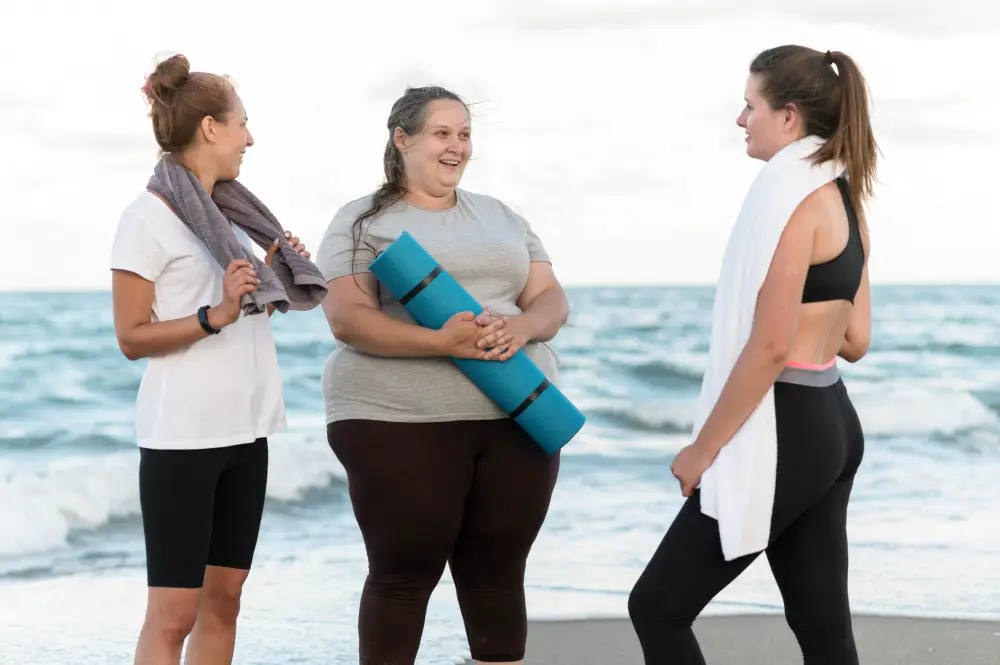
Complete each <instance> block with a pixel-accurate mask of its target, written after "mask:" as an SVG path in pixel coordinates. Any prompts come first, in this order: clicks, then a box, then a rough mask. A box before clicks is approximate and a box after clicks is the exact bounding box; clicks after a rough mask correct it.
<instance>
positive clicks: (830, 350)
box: [788, 300, 853, 365]
mask: <svg viewBox="0 0 1000 665" xmlns="http://www.w3.org/2000/svg"><path fill="white" fill-rule="evenodd" d="M799 307H800V309H799V327H798V330H797V331H796V333H795V342H794V344H793V345H792V351H791V353H789V355H788V362H790V363H802V364H807V365H823V364H825V363H828V362H829V361H831V360H833V359H834V358H835V357H836V356H837V352H838V351H840V346H841V344H843V342H844V334H845V333H846V332H847V325H848V323H850V320H851V309H852V307H853V306H852V305H851V303H849V302H847V301H844V300H836V301H832V302H817V303H808V304H804V305H800V306H799Z"/></svg>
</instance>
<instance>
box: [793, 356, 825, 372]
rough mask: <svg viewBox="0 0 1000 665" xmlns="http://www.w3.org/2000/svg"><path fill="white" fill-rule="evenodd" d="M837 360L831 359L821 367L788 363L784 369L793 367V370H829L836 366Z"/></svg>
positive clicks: (810, 364)
mask: <svg viewBox="0 0 1000 665" xmlns="http://www.w3.org/2000/svg"><path fill="white" fill-rule="evenodd" d="M836 362H837V359H836V358H831V359H830V360H829V362H826V363H823V364H822V365H814V364H813V363H800V362H795V361H792V362H789V363H785V367H794V368H795V369H814V370H824V369H830V368H831V367H833V366H834V364H836Z"/></svg>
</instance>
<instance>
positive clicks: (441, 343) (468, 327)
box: [437, 312, 504, 360]
mask: <svg viewBox="0 0 1000 665" xmlns="http://www.w3.org/2000/svg"><path fill="white" fill-rule="evenodd" d="M503 325H504V320H503V319H502V318H494V319H493V321H492V322H491V323H486V324H484V325H480V324H479V323H477V322H476V316H475V315H474V314H473V313H472V312H459V313H458V314H455V315H454V316H452V317H451V318H450V319H448V321H446V322H445V324H444V325H443V326H442V327H441V329H440V330H438V331H437V336H438V345H437V346H438V351H439V352H440V355H443V356H450V357H452V358H474V359H476V360H486V351H484V350H483V348H482V347H480V346H479V344H478V342H479V341H480V339H482V337H483V336H484V335H490V334H492V333H494V332H495V331H497V330H499V329H500V328H502V327H503Z"/></svg>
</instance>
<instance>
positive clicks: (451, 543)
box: [316, 87, 569, 663]
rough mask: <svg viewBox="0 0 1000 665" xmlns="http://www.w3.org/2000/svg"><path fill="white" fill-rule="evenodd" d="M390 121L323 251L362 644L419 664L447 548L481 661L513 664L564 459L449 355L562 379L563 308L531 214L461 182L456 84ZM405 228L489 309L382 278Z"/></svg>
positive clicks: (463, 145) (333, 418) (379, 656)
mask: <svg viewBox="0 0 1000 665" xmlns="http://www.w3.org/2000/svg"><path fill="white" fill-rule="evenodd" d="M387 127H388V130H389V140H388V143H387V145H386V150H385V176H386V182H385V184H384V185H382V186H381V187H380V188H379V189H378V190H377V191H376V192H375V193H374V194H371V195H368V196H365V197H363V198H360V199H358V200H356V201H353V202H351V203H348V204H347V205H345V206H344V207H343V208H341V209H340V210H339V211H338V212H337V214H336V216H335V217H334V219H333V221H332V222H331V224H330V226H329V228H328V229H327V230H326V233H325V234H324V236H323V240H322V242H321V243H320V246H319V249H318V251H317V259H316V263H317V265H319V267H320V269H321V270H322V271H323V274H324V276H325V278H326V279H327V281H328V284H329V289H330V291H329V295H328V297H327V299H326V302H325V303H324V304H323V309H324V311H325V313H326V317H327V320H328V321H329V323H330V328H331V330H332V331H333V334H334V336H335V338H336V339H337V347H336V349H335V350H334V352H333V353H332V354H331V355H330V357H329V359H328V360H327V363H326V366H325V368H324V372H323V394H324V400H325V404H326V423H327V438H328V440H329V443H330V446H331V448H332V449H333V451H334V453H335V454H336V455H337V458H338V459H339V460H340V461H341V463H342V464H343V465H344V468H345V469H346V471H347V476H348V481H349V484H350V493H351V501H352V503H353V505H354V511H355V515H356V517H357V520H358V524H359V526H360V528H361V531H362V534H363V536H364V540H365V545H366V548H367V551H368V559H369V575H368V579H367V581H366V583H365V587H364V593H363V595H362V600H361V607H360V612H359V619H358V623H359V634H360V651H361V654H360V655H361V659H362V661H363V662H368V660H366V659H370V660H371V662H379V663H381V662H393V663H397V662H398V663H412V662H413V660H414V658H415V657H416V653H417V648H418V646H419V644H420V638H421V633H422V630H423V624H424V616H425V613H426V607H427V601H428V599H429V598H430V595H431V592H432V591H433V590H434V588H435V586H436V585H437V582H438V580H439V579H440V577H441V574H442V573H443V572H444V566H445V563H446V562H447V563H449V564H450V567H451V572H452V577H453V579H454V581H455V586H456V591H457V594H458V599H459V604H460V606H461V610H462V614H463V617H464V620H465V625H466V629H467V632H468V638H469V646H470V648H471V651H472V657H473V658H474V659H476V660H478V661H483V662H498V661H506V662H515V661H520V660H521V659H523V657H524V645H525V639H526V634H527V622H526V617H525V600H524V585H523V581H522V580H523V575H524V568H525V561H526V560H527V556H528V552H529V550H530V549H531V545H532V543H533V541H534V539H535V537H536V535H537V533H538V530H539V529H540V528H541V525H542V522H543V520H544V519H545V514H546V512H547V510H548V505H549V499H550V497H551V494H552V489H553V487H554V485H555V482H556V476H557V474H558V468H559V457H558V455H554V456H551V457H549V456H548V455H546V454H545V453H544V452H543V451H542V449H541V448H540V447H538V446H537V445H536V444H535V443H534V442H533V441H532V440H531V439H530V438H529V437H528V436H527V434H525V432H524V431H523V430H521V428H520V427H519V426H518V425H516V424H515V423H514V422H513V420H511V419H510V417H509V416H508V415H507V414H506V413H504V412H503V411H502V410H501V409H500V408H498V407H497V405H496V404H494V403H493V402H492V401H491V400H490V399H489V398H487V397H486V396H485V395H484V394H483V393H482V392H481V391H480V390H479V389H478V388H477V387H476V386H475V385H474V384H473V383H472V382H471V381H470V380H469V379H468V378H467V377H466V376H465V375H464V374H463V373H462V372H461V371H460V370H459V369H458V368H457V367H455V365H454V364H453V363H452V362H451V361H450V360H449V358H450V357H461V358H480V359H483V360H487V361H493V362H501V361H503V360H506V359H507V358H509V357H511V356H512V355H513V354H514V353H516V352H517V351H518V350H519V349H523V350H524V352H525V353H527V354H528V355H529V356H530V357H531V358H532V359H533V360H534V361H535V362H536V363H537V364H538V366H539V367H540V368H541V370H542V371H543V372H545V374H546V375H547V376H548V377H549V378H550V379H551V380H552V381H553V383H557V382H558V376H557V360H556V357H555V354H554V353H553V352H552V350H551V349H550V348H549V347H548V345H547V344H546V342H548V341H549V340H551V339H552V338H553V337H554V336H555V335H556V333H557V332H558V331H559V329H560V327H561V326H562V325H563V324H564V323H565V322H566V319H567V317H568V315H569V304H568V302H567V299H566V295H565V293H564V292H563V290H562V287H561V286H560V285H559V282H558V280H557V279H556V277H555V275H554V273H553V271H552V265H551V263H550V261H549V256H548V254H547V253H546V251H545V248H544V247H543V245H542V243H541V241H540V240H539V239H538V237H537V236H536V235H535V233H534V232H533V231H532V229H531V226H530V225H529V224H528V222H527V221H525V220H524V219H522V218H521V217H520V216H519V215H517V214H516V213H514V212H513V211H512V210H511V209H510V208H508V207H507V206H506V205H504V204H503V203H501V202H500V201H498V200H496V199H494V198H491V197H489V196H485V195H482V194H473V193H471V192H467V191H465V190H462V189H459V187H458V184H459V181H460V180H461V177H462V173H463V171H464V169H465V166H466V164H467V163H468V161H469V158H470V157H471V155H472V142H471V127H470V121H469V109H468V107H467V106H466V105H465V103H464V102H462V100H461V99H460V98H459V97H458V96H456V95H455V94H453V93H451V92H449V91H447V90H444V89H442V88H437V87H430V88H416V89H408V90H407V91H406V93H405V94H404V95H403V96H402V97H401V98H400V99H399V100H397V101H396V103H395V104H394V105H393V108H392V112H391V114H390V116H389V121H388V125H387ZM403 230H406V231H409V232H410V233H411V234H412V235H413V236H414V237H415V238H416V239H417V240H418V242H420V244H421V245H423V247H424V248H425V249H427V251H428V252H430V253H431V254H432V255H433V256H434V257H435V259H436V260H437V261H438V262H439V263H440V264H441V265H442V266H443V267H444V268H445V270H447V271H448V272H449V273H450V274H451V275H452V276H453V277H454V278H455V279H456V280H458V282H459V283H460V284H461V285H462V286H463V287H465V289H466V290H468V291H469V293H470V294H471V295H472V296H473V297H474V298H475V299H476V300H477V301H478V302H479V303H480V304H481V305H482V306H483V307H484V308H485V310H484V312H483V313H482V314H480V315H479V316H478V317H475V318H474V317H473V316H472V315H471V313H470V314H466V315H462V314H457V315H455V316H454V317H453V318H452V319H451V320H449V321H448V322H447V323H446V324H445V326H444V327H443V328H441V329H440V330H431V329H429V328H424V327H421V326H419V325H417V324H416V323H415V322H414V321H413V319H412V317H410V316H409V314H408V313H407V312H406V310H405V309H403V307H402V306H401V305H400V304H399V302H398V301H397V300H396V299H395V298H393V297H392V296H391V294H389V293H387V292H386V290H385V289H381V288H379V285H378V283H377V281H376V279H375V277H374V276H373V275H372V274H371V273H370V272H369V270H368V266H369V264H370V263H371V262H372V261H373V260H374V258H375V257H376V255H377V254H378V253H379V252H381V251H382V250H384V249H385V248H386V247H387V246H388V245H389V243H391V242H392V241H393V240H395V239H396V238H397V237H399V235H400V233H401V232H402V231H403ZM486 349H492V350H490V351H487V350H486Z"/></svg>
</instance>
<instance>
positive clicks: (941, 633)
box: [466, 613, 1000, 665]
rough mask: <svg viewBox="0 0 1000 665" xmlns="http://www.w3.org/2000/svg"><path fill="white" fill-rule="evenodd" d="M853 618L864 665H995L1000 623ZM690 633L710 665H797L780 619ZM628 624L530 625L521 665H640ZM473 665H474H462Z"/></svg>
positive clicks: (710, 624) (705, 625)
mask: <svg viewBox="0 0 1000 665" xmlns="http://www.w3.org/2000/svg"><path fill="white" fill-rule="evenodd" d="M853 617H854V636H855V641H856V642H857V646H858V656H859V659H860V662H861V663H864V665H952V664H954V665H959V664H961V665H996V664H997V663H998V662H1000V619H995V620H989V619H950V618H931V617H911V616H899V615H881V614H861V613H857V614H854V615H853ZM694 631H695V634H696V635H697V637H698V641H699V644H700V646H701V649H702V652H703V654H704V656H705V661H706V662H707V663H708V665H715V664H719V665H721V664H722V663H740V664H741V665H795V664H799V665H800V664H801V663H802V655H801V652H800V650H799V647H798V644H797V642H796V641H795V637H794V635H793V634H792V631H791V630H790V629H789V628H788V624H787V623H786V621H785V617H784V614H781V613H778V614H718V615H715V614H713V615H707V616H704V615H703V616H702V617H699V619H698V620H697V621H696V622H695V624H694ZM642 663H643V658H642V651H641V649H640V648H639V642H638V639H637V638H636V636H635V632H634V631H633V629H632V624H631V623H630V622H629V620H628V619H613V618H606V619H559V620H555V619H554V620H537V621H536V620H529V621H528V648H527V653H526V655H525V659H524V664H525V665H571V664H572V665H642ZM466 665H473V661H471V660H470V661H466Z"/></svg>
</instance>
